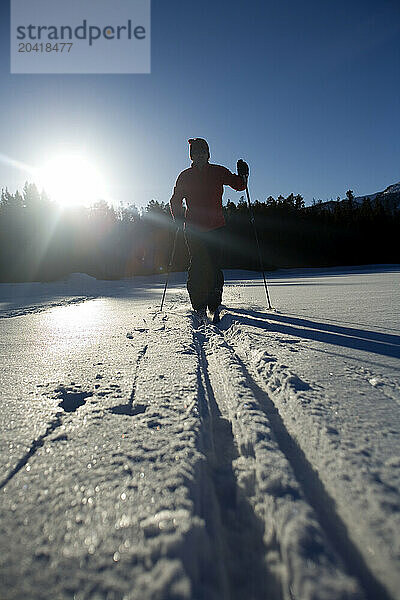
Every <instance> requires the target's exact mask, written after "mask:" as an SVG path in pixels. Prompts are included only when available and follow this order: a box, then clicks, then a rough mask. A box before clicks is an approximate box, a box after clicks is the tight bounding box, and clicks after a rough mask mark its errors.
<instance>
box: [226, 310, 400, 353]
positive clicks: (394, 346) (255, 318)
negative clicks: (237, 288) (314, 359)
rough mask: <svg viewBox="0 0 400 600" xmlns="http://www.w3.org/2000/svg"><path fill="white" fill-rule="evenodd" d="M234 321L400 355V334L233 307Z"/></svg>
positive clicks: (326, 341) (297, 335)
mask: <svg viewBox="0 0 400 600" xmlns="http://www.w3.org/2000/svg"><path fill="white" fill-rule="evenodd" d="M230 310H231V312H232V313H234V315H235V320H237V321H238V322H239V323H242V324H244V325H251V326H252V327H259V328H260V329H265V330H267V331H274V332H277V333H284V334H288V335H292V336H295V337H300V338H304V339H308V340H314V341H317V342H323V343H325V344H333V345H335V346H343V347H344V348H352V349H353V350H363V351H364V352H371V353H373V354H380V355H382V356H392V357H394V358H400V335H393V334H388V333H380V332H377V331H369V330H365V329H356V328H352V327H341V326H338V325H332V324H330V323H321V322H318V321H311V320H309V319H300V318H298V317H291V316H289V315H277V314H275V313H262V312H258V311H255V310H242V309H236V308H235V309H230Z"/></svg>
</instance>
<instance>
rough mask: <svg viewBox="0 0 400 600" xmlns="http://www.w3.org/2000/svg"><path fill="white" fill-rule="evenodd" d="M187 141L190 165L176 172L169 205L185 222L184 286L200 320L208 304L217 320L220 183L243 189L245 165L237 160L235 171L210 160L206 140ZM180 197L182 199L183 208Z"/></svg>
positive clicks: (222, 222) (220, 280) (221, 225)
mask: <svg viewBox="0 0 400 600" xmlns="http://www.w3.org/2000/svg"><path fill="white" fill-rule="evenodd" d="M188 141H189V145H190V150H189V154H190V158H191V160H192V166H191V167H190V168H189V169H186V170H184V171H182V173H180V175H179V176H178V179H177V180H176V184H175V188H174V193H173V195H172V198H171V200H170V209H171V213H172V216H173V218H174V221H175V222H176V223H177V224H178V225H179V226H180V225H181V224H183V222H185V240H186V244H187V247H188V250H189V256H190V266H189V271H188V280H187V289H188V292H189V297H190V302H191V304H192V307H193V310H194V311H195V312H196V313H197V315H198V317H199V318H200V319H201V320H204V319H205V318H206V310H207V307H208V309H209V311H210V312H211V313H212V314H213V321H214V322H218V320H219V306H220V304H221V302H222V288H223V285H224V276H223V273H222V269H221V266H222V265H221V257H222V232H223V229H224V226H225V219H224V215H223V212H222V194H223V191H224V188H223V186H224V185H229V186H230V187H231V188H233V189H234V190H237V191H243V190H245V189H246V184H247V176H248V173H249V168H248V165H247V163H245V162H244V161H243V160H238V162H237V170H238V173H239V174H238V175H236V174H234V173H231V172H230V171H229V169H226V168H225V167H222V166H220V165H214V164H210V163H209V158H210V150H209V147H208V143H207V142H206V140H203V139H202V138H195V139H190V140H188ZM183 199H185V200H186V210H185V209H184V207H183V204H182V201H183Z"/></svg>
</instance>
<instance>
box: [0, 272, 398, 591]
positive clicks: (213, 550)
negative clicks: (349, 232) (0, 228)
mask: <svg viewBox="0 0 400 600" xmlns="http://www.w3.org/2000/svg"><path fill="white" fill-rule="evenodd" d="M399 274H400V266H399V265H371V266H365V267H358V268H335V269H305V270H296V269H291V270H281V271H277V272H275V273H273V274H267V275H268V280H269V284H270V294H271V300H272V303H273V305H274V307H275V310H273V311H267V310H266V309H265V306H266V300H265V292H264V289H263V285H262V280H261V279H260V277H259V275H258V274H257V273H252V272H246V271H230V272H226V278H227V283H226V287H225V292H224V303H225V306H226V308H225V309H223V311H222V320H221V324H220V327H215V326H213V325H211V324H209V325H200V326H199V325H198V324H196V321H195V320H194V319H193V317H192V315H191V312H190V310H189V304H188V298H187V292H186V290H185V274H182V273H176V274H172V276H171V279H170V287H169V290H168V293H167V298H166V305H165V310H164V311H163V313H160V312H159V311H158V308H159V304H160V300H161V295H162V289H163V285H164V279H163V277H161V276H154V277H138V278H135V279H127V280H121V281H115V282H110V281H97V280H95V279H93V278H91V277H89V276H87V275H85V274H73V275H72V276H70V277H69V278H68V279H66V280H64V281H60V282H52V283H44V284H42V283H34V284H1V285H0V317H1V320H0V328H1V338H0V340H1V341H0V354H1V361H0V383H1V389H2V411H1V413H0V425H1V430H2V435H1V439H0V450H1V453H0V468H1V474H0V480H1V481H0V493H1V494H2V502H1V513H0V539H1V542H0V543H1V554H0V572H1V582H2V583H1V584H0V595H1V597H2V598H4V599H5V600H8V599H19V598H21V599H22V598H41V599H42V598H44V599H46V598H49V599H50V598H52V599H53V598H57V599H58V598H60V599H64V598H74V599H83V598H85V599H86V598H104V599H118V600H120V599H124V600H133V599H137V598H143V599H147V598H149V599H162V600H164V599H170V598H171V599H172V598H174V599H186V598H195V599H203V598H204V599H205V598H207V599H211V600H212V599H214V598H215V599H217V598H218V599H220V598H226V599H228V598H234V599H236V598H246V599H247V598H249V599H250V598H251V599H253V598H254V599H256V600H257V599H259V598H260V599H261V598H265V597H269V598H271V599H272V600H274V599H275V598H276V599H278V598H279V599H282V598H283V599H288V600H289V599H293V598H295V599H301V600H307V599H310V600H311V599H314V600H315V599H318V600H325V599H326V600H337V599H346V600H349V599H356V598H357V599H361V598H369V599H376V598H379V599H381V598H382V599H385V598H392V599H399V598H400V595H399V589H400V575H399V573H400V569H399V559H400V495H399V490H400V469H399V467H400V452H399V448H400V445H399V436H400V413H399V406H400V367H399V360H398V359H399V357H400V331H399V330H400V323H399V299H398V284H399Z"/></svg>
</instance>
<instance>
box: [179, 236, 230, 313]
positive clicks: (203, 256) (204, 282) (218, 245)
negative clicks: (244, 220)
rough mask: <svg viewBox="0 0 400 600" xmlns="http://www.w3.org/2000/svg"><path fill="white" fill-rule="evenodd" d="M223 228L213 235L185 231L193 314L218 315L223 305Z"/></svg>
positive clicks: (188, 287) (189, 290)
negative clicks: (199, 311)
mask: <svg viewBox="0 0 400 600" xmlns="http://www.w3.org/2000/svg"><path fill="white" fill-rule="evenodd" d="M223 231H224V227H219V228H218V229H212V230H211V231H196V230H194V229H190V228H186V230H185V239H186V244H187V247H188V250H189V256H190V265H189V271H188V280H187V289H188V292H189V297H190V302H191V303H192V306H193V309H194V310H199V309H200V308H206V307H207V306H208V308H209V309H210V310H211V311H215V310H216V308H217V307H218V306H219V305H220V304H221V302H222V288H223V286H224V275H223V273H222V269H221V262H222V236H223Z"/></svg>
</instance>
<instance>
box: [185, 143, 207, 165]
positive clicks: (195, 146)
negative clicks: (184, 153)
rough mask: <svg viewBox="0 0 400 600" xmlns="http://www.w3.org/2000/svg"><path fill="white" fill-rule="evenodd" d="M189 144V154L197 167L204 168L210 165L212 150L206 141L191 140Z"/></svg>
mask: <svg viewBox="0 0 400 600" xmlns="http://www.w3.org/2000/svg"><path fill="white" fill-rule="evenodd" d="M188 142H189V146H190V149H189V154H190V158H191V160H192V161H193V164H194V165H196V167H203V166H204V165H206V164H207V163H208V160H209V158H210V149H209V147H208V144H207V142H206V140H203V138H190V140H188Z"/></svg>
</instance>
